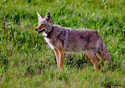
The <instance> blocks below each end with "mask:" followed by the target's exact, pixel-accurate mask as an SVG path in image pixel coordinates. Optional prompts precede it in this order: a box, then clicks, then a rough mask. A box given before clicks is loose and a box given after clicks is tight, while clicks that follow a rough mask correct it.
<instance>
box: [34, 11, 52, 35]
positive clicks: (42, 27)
mask: <svg viewBox="0 0 125 88" xmlns="http://www.w3.org/2000/svg"><path fill="white" fill-rule="evenodd" d="M37 16H38V20H39V21H38V27H37V28H36V29H35V30H36V31H37V33H41V32H46V33H47V32H49V31H50V30H51V28H52V20H51V16H50V13H47V14H46V16H45V17H43V16H42V15H40V14H39V13H38V12H37Z"/></svg>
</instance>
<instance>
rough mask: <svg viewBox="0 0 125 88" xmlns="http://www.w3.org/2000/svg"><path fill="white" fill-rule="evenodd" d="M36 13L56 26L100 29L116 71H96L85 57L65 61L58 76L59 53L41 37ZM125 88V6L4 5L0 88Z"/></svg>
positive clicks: (57, 1) (47, 1)
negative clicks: (47, 16)
mask: <svg viewBox="0 0 125 88" xmlns="http://www.w3.org/2000/svg"><path fill="white" fill-rule="evenodd" d="M37 12H39V13H41V14H42V15H43V16H44V15H45V14H46V13H47V12H50V14H51V16H52V22H53V24H58V25H61V26H66V27H72V28H89V29H95V30H97V31H98V32H99V34H100V35H101V36H102V38H103V40H104V41H105V43H106V46H107V48H108V50H109V53H110V55H111V58H112V61H113V66H112V67H110V65H108V62H105V67H104V68H103V69H101V68H100V70H99V71H95V70H94V66H93V65H92V63H91V61H90V60H89V58H88V57H87V56H86V55H84V52H82V53H78V54H70V55H65V63H64V69H63V70H62V71H61V72H58V69H57V67H56V62H55V55H54V52H53V51H52V50H51V49H50V47H49V46H48V44H47V43H46V42H45V40H44V39H43V37H42V34H37V33H36V32H35V30H34V29H35V28H36V27H37V23H38V20H37V14H36V13H37ZM111 86H112V87H119V88H124V87H125V1H124V0H68V1H67V0H0V87H1V88H10V87H12V88H20V87H21V88H22V87H23V88H28V87H31V88H34V87H38V88H41V87H43V88H44V87H45V88H49V87H51V88H65V87H66V88H68V87H69V88H104V87H109V88H110V87H111Z"/></svg>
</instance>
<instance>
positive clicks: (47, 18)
mask: <svg viewBox="0 0 125 88" xmlns="http://www.w3.org/2000/svg"><path fill="white" fill-rule="evenodd" d="M46 20H47V21H50V20H51V16H50V13H49V12H48V13H47V14H46Z"/></svg>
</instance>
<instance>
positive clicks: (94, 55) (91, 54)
mask: <svg viewBox="0 0 125 88" xmlns="http://www.w3.org/2000/svg"><path fill="white" fill-rule="evenodd" d="M87 53H88V57H89V58H90V59H91V61H92V63H93V65H94V67H95V69H96V70H98V68H99V67H98V65H97V62H96V60H97V58H96V54H95V53H94V52H93V51H91V50H87Z"/></svg>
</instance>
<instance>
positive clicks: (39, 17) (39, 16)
mask: <svg viewBox="0 0 125 88" xmlns="http://www.w3.org/2000/svg"><path fill="white" fill-rule="evenodd" d="M37 16H38V19H39V20H40V19H42V18H44V17H43V16H42V15H40V14H39V13H38V12H37Z"/></svg>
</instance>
